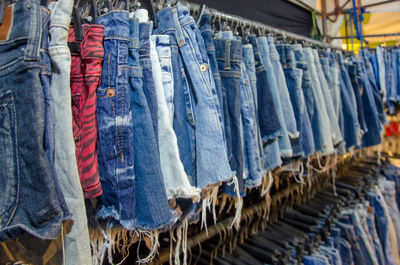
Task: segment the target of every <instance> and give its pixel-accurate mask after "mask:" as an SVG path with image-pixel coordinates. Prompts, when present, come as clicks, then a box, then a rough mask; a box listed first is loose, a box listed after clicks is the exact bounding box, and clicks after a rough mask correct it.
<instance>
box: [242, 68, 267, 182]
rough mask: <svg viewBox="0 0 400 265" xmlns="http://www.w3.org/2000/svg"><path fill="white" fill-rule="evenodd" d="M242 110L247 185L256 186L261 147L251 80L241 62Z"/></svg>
mask: <svg viewBox="0 0 400 265" xmlns="http://www.w3.org/2000/svg"><path fill="white" fill-rule="evenodd" d="M240 69H241V79H240V111H241V115H242V120H241V122H242V132H243V133H242V138H243V139H244V141H243V153H244V157H243V160H244V175H243V179H244V182H245V186H246V187H248V188H254V187H257V186H259V185H261V178H262V171H263V169H262V168H261V163H260V153H259V152H258V151H259V149H258V148H259V147H258V145H257V139H258V137H257V136H258V133H257V129H258V128H257V119H256V116H257V114H256V110H255V105H254V101H253V93H252V90H251V86H250V80H249V77H248V75H247V72H246V66H245V65H244V63H241V64H240Z"/></svg>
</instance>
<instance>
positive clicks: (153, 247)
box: [136, 231, 160, 263]
mask: <svg viewBox="0 0 400 265" xmlns="http://www.w3.org/2000/svg"><path fill="white" fill-rule="evenodd" d="M142 235H144V236H145V237H147V238H148V239H150V244H149V245H150V247H149V248H150V253H149V255H147V257H145V258H144V259H141V258H140V256H139V249H140V242H141V239H142ZM159 235H160V233H159V232H158V231H151V232H150V231H147V232H144V231H143V232H142V231H139V237H140V240H139V246H138V248H137V249H138V252H137V257H138V260H137V261H136V262H137V263H149V262H151V261H152V260H153V259H154V257H155V256H156V255H157V252H158V247H159V246H160V243H159V241H158V238H159Z"/></svg>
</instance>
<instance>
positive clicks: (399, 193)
mask: <svg viewBox="0 0 400 265" xmlns="http://www.w3.org/2000/svg"><path fill="white" fill-rule="evenodd" d="M384 174H385V177H386V179H388V180H391V181H394V182H395V183H396V202H397V207H398V209H399V210H400V169H399V168H398V167H396V166H394V165H387V166H385V167H384Z"/></svg>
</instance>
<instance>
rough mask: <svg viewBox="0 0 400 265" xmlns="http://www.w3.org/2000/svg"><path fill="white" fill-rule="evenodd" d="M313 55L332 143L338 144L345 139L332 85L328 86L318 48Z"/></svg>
mask: <svg viewBox="0 0 400 265" xmlns="http://www.w3.org/2000/svg"><path fill="white" fill-rule="evenodd" d="M313 56H314V64H315V68H316V70H317V73H318V78H319V81H320V85H321V86H320V87H321V93H322V98H323V102H322V104H324V105H325V106H326V112H327V114H328V118H329V125H330V128H331V134H332V143H333V145H334V146H337V145H338V144H339V143H340V142H341V141H343V137H342V134H341V132H340V128H339V124H338V118H337V116H336V113H335V109H334V107H333V101H332V96H331V93H330V87H329V86H328V82H327V81H326V78H325V75H324V73H323V69H322V66H321V63H320V58H319V55H318V52H317V50H313Z"/></svg>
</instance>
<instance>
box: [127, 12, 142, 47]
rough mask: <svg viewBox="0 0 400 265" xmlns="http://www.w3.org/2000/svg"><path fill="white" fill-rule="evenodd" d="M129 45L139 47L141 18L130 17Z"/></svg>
mask: <svg viewBox="0 0 400 265" xmlns="http://www.w3.org/2000/svg"><path fill="white" fill-rule="evenodd" d="M129 47H130V48H133V49H139V47H140V42H139V20H138V19H137V18H129Z"/></svg>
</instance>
